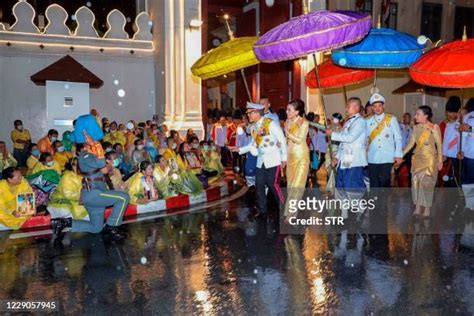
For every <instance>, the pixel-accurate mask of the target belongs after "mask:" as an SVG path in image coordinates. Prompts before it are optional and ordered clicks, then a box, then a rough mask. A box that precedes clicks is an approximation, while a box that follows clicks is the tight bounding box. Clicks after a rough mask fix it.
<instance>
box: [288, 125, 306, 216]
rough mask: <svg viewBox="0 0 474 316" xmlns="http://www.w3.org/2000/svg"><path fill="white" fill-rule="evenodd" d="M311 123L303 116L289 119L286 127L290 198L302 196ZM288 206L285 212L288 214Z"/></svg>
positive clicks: (296, 198) (297, 198)
mask: <svg viewBox="0 0 474 316" xmlns="http://www.w3.org/2000/svg"><path fill="white" fill-rule="evenodd" d="M308 129H309V123H308V121H307V120H306V119H304V118H302V117H297V118H296V119H293V120H289V121H288V123H287V126H286V128H285V133H286V139H287V142H288V159H287V165H286V179H287V189H288V198H287V201H290V200H299V199H301V198H302V196H303V193H304V189H305V187H306V181H307V179H308V172H309V164H310V161H309V148H308V144H307V143H306V138H307V136H308ZM287 209H288V208H287V207H286V208H285V214H288V212H287Z"/></svg>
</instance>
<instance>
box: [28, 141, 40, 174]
mask: <svg viewBox="0 0 474 316" xmlns="http://www.w3.org/2000/svg"><path fill="white" fill-rule="evenodd" d="M30 153H31V155H30V156H29V157H28V159H27V160H26V166H27V167H28V171H27V173H26V175H27V176H29V175H31V174H32V171H33V169H34V168H35V166H36V164H37V163H39V158H40V156H41V151H40V150H39V147H38V145H37V144H31V145H30Z"/></svg>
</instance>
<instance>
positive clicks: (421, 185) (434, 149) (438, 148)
mask: <svg viewBox="0 0 474 316" xmlns="http://www.w3.org/2000/svg"><path fill="white" fill-rule="evenodd" d="M415 145H416V148H415V152H414V153H413V158H412V166H411V173H412V197H413V203H414V204H415V205H419V206H423V207H431V205H432V204H433V195H434V187H435V185H436V179H437V178H438V163H442V162H443V146H442V141H441V131H440V129H439V126H438V125H436V124H433V123H427V124H418V125H415V127H414V129H413V134H412V136H411V138H410V141H409V143H408V144H407V146H406V147H405V149H404V151H403V155H405V154H406V153H408V152H409V151H410V150H411V149H412V148H413V146H415Z"/></svg>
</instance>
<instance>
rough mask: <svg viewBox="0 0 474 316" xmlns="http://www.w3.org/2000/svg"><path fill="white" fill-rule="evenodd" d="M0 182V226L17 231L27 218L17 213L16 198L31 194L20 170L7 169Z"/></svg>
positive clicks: (14, 168) (30, 189) (31, 191)
mask: <svg viewBox="0 0 474 316" xmlns="http://www.w3.org/2000/svg"><path fill="white" fill-rule="evenodd" d="M2 177H3V180H0V224H2V225H4V226H6V227H9V228H11V229H18V228H20V227H21V225H22V224H23V223H24V222H25V221H26V220H27V219H28V217H29V216H22V214H20V213H19V212H18V196H19V195H21V194H28V193H33V190H32V188H31V187H30V185H29V184H28V182H27V181H26V180H25V179H24V178H23V176H22V175H21V171H20V169H18V168H16V167H9V168H6V169H5V170H3V172H2Z"/></svg>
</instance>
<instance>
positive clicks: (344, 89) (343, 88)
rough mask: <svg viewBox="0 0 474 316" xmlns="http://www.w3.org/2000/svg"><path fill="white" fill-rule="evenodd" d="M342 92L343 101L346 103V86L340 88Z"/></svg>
mask: <svg viewBox="0 0 474 316" xmlns="http://www.w3.org/2000/svg"><path fill="white" fill-rule="evenodd" d="M342 91H343V92H344V101H346V103H347V91H346V86H342Z"/></svg>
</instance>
